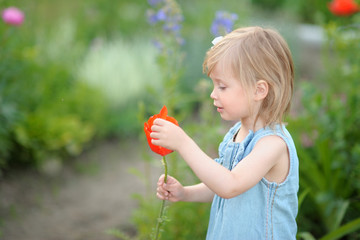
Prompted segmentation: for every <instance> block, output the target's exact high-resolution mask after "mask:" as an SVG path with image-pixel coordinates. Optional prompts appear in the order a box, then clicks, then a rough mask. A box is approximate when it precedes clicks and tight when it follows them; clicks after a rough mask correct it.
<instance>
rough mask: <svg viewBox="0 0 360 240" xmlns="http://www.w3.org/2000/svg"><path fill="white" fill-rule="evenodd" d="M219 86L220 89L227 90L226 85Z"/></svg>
mask: <svg viewBox="0 0 360 240" xmlns="http://www.w3.org/2000/svg"><path fill="white" fill-rule="evenodd" d="M218 88H219V90H225V89H226V87H225V86H219V87H218Z"/></svg>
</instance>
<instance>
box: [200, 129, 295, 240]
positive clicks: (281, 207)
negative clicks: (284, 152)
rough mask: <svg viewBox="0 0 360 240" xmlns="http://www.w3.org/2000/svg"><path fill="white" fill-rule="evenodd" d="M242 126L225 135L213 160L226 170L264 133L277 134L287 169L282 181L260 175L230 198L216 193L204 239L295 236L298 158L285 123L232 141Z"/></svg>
mask: <svg viewBox="0 0 360 240" xmlns="http://www.w3.org/2000/svg"><path fill="white" fill-rule="evenodd" d="M240 127H241V123H240V122H239V123H236V124H235V125H234V126H233V127H232V128H231V129H230V131H229V132H228V133H227V134H226V135H225V137H224V140H223V142H222V143H221V144H220V146H219V158H217V159H215V160H216V161H217V162H218V163H219V164H221V165H223V166H224V167H226V168H227V169H229V170H231V169H233V168H234V167H235V166H236V165H237V164H238V163H239V162H240V161H241V160H242V159H243V158H244V157H246V156H247V155H248V154H249V153H250V152H251V151H252V149H253V148H254V146H255V144H256V143H257V142H258V141H259V140H260V139H261V138H262V137H265V136H269V135H277V136H280V137H281V138H282V139H283V140H284V141H285V142H286V144H287V147H288V150H289V156H290V169H289V173H288V176H287V178H286V179H285V181H283V182H282V183H280V184H278V183H275V182H269V181H267V180H266V179H265V178H263V179H262V180H261V181H260V182H259V183H257V184H256V185H255V186H254V187H252V188H251V189H249V190H248V191H246V192H244V193H242V194H240V195H238V196H236V197H234V198H230V199H224V198H221V197H219V196H218V195H215V197H214V199H213V202H212V206H211V212H210V221H209V227H208V231H207V236H206V239H207V240H235V239H236V240H238V239H241V240H263V239H266V240H268V239H271V240H272V239H274V240H291V239H296V232H297V225H296V221H295V219H296V215H297V212H298V198H297V192H298V189H299V160H298V156H297V153H296V149H295V145H294V142H293V140H292V138H291V136H290V134H289V132H288V131H287V130H286V128H285V127H284V126H280V125H277V126H276V128H275V130H272V129H270V128H263V129H260V130H258V131H256V132H255V133H254V132H252V131H250V132H249V134H248V136H247V137H246V138H245V139H244V140H243V141H242V142H241V143H236V142H234V141H233V139H234V136H235V134H236V133H237V132H238V130H239V129H240Z"/></svg>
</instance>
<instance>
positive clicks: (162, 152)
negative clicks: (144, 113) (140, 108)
mask: <svg viewBox="0 0 360 240" xmlns="http://www.w3.org/2000/svg"><path fill="white" fill-rule="evenodd" d="M167 113H168V111H167V108H166V106H163V108H162V109H161V111H160V113H159V114H155V115H154V116H151V117H150V118H149V120H148V121H147V122H145V123H144V131H145V134H146V138H147V141H148V143H149V146H150V148H151V150H152V151H153V152H155V153H157V154H160V155H161V156H165V155H168V154H169V153H172V150H170V149H166V148H164V147H160V146H156V145H154V144H152V143H151V137H150V133H151V127H152V125H153V123H154V120H155V119H157V118H162V119H165V120H167V121H170V122H172V123H174V124H176V125H177V126H179V124H178V122H177V121H176V119H175V118H173V117H170V116H168V115H167Z"/></svg>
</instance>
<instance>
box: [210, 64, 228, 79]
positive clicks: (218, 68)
mask: <svg viewBox="0 0 360 240" xmlns="http://www.w3.org/2000/svg"><path fill="white" fill-rule="evenodd" d="M210 77H211V78H219V79H227V78H233V74H232V70H231V68H230V67H229V66H228V65H227V64H224V62H223V61H219V62H218V63H216V64H215V66H214V68H213V70H212V71H211V73H210Z"/></svg>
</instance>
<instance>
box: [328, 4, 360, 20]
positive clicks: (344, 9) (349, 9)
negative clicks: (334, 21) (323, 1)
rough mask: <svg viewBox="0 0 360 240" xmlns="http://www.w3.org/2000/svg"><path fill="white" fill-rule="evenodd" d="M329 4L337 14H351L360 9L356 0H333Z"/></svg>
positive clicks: (331, 10) (331, 9)
mask: <svg viewBox="0 0 360 240" xmlns="http://www.w3.org/2000/svg"><path fill="white" fill-rule="evenodd" d="M328 6H329V9H330V12H332V13H333V14H334V15H337V16H350V15H352V14H354V13H356V12H358V11H360V7H359V5H358V4H357V3H356V2H355V1H354V0H333V1H332V2H331V3H329V5H328Z"/></svg>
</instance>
